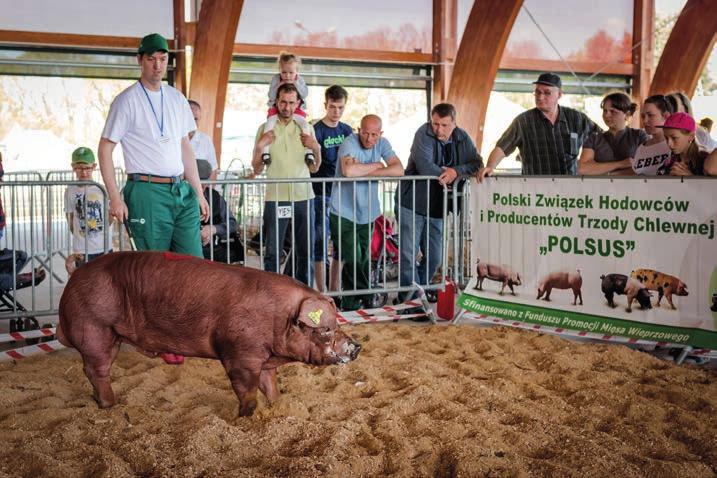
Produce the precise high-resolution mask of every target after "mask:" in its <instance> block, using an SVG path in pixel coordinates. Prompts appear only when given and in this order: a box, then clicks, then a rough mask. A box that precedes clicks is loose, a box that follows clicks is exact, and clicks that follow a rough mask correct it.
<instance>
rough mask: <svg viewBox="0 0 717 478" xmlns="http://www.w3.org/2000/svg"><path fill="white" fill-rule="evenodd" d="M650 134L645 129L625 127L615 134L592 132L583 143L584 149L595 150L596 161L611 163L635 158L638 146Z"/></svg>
mask: <svg viewBox="0 0 717 478" xmlns="http://www.w3.org/2000/svg"><path fill="white" fill-rule="evenodd" d="M648 138H649V136H648V135H647V133H645V131H644V130H641V129H635V128H625V129H623V130H622V131H618V132H617V134H615V135H613V134H612V133H610V132H609V131H605V132H604V133H597V132H596V133H592V134H590V135H589V136H588V137H587V138H586V139H585V142H584V143H583V149H585V148H587V149H592V150H593V151H595V161H596V162H598V163H610V162H612V161H622V160H623V159H627V158H634V157H635V151H636V150H637V147H638V146H640V145H641V144H642V143H644V142H645V141H647V139H648Z"/></svg>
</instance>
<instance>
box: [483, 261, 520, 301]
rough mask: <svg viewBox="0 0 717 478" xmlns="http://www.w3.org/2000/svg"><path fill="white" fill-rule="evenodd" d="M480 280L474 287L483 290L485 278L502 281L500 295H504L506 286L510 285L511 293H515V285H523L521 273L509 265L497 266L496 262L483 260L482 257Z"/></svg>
mask: <svg viewBox="0 0 717 478" xmlns="http://www.w3.org/2000/svg"><path fill="white" fill-rule="evenodd" d="M477 272H478V280H477V281H476V285H475V287H474V289H476V290H483V281H484V280H485V279H490V280H494V281H496V282H500V283H501V284H502V286H501V288H500V292H499V294H500V295H503V290H505V286H508V287H510V293H511V294H513V295H515V290H513V286H514V285H522V283H523V282H522V281H521V279H520V274H519V273H517V272H513V271H512V270H511V268H510V267H508V266H497V265H495V264H489V263H487V262H481V261H480V259H478V270H477Z"/></svg>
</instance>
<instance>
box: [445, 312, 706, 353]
mask: <svg viewBox="0 0 717 478" xmlns="http://www.w3.org/2000/svg"><path fill="white" fill-rule="evenodd" d="M460 320H470V321H474V322H481V323H484V324H492V325H504V326H508V327H515V328H519V329H525V330H533V331H535V332H541V333H545V334H551V335H562V336H566V337H573V338H582V339H592V340H600V341H604V342H614V343H620V344H629V345H647V346H655V347H663V348H684V347H685V345H684V344H673V343H670V342H653V341H650V340H644V339H635V338H631V337H623V336H621V335H607V334H600V333H597V332H588V331H586V330H570V329H563V328H561V327H551V326H548V325H538V324H530V323H527V322H520V321H518V320H512V319H500V318H498V317H489V316H487V315H483V314H476V313H473V312H468V311H466V312H464V313H463V314H462V316H461V317H460ZM454 323H457V321H454ZM689 354H690V355H698V356H703V357H710V358H713V359H714V358H717V351H715V350H710V349H694V350H691V351H690V353H689Z"/></svg>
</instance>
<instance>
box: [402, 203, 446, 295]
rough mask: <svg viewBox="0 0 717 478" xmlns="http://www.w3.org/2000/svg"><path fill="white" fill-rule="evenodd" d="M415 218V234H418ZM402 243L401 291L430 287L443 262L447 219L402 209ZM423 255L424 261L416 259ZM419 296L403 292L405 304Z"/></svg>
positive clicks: (416, 232)
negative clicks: (417, 285) (444, 229)
mask: <svg viewBox="0 0 717 478" xmlns="http://www.w3.org/2000/svg"><path fill="white" fill-rule="evenodd" d="M414 218H415V230H414ZM398 220H399V224H400V234H399V239H400V241H401V279H400V281H401V282H400V284H401V287H404V286H410V285H411V284H412V283H414V282H415V283H417V284H419V285H427V284H429V283H430V282H431V278H432V277H433V274H435V273H436V270H438V266H439V265H440V264H441V263H442V262H443V219H442V218H434V217H428V216H423V215H422V214H415V213H414V212H413V211H412V210H411V209H406V208H405V207H401V208H399V211H398ZM418 251H421V253H422V257H421V261H420V262H419V263H418V265H416V256H417V255H418ZM415 295H416V293H415V292H413V293H411V292H401V293H400V294H399V295H398V298H399V300H400V301H401V302H403V301H405V300H408V299H412V298H413V297H415Z"/></svg>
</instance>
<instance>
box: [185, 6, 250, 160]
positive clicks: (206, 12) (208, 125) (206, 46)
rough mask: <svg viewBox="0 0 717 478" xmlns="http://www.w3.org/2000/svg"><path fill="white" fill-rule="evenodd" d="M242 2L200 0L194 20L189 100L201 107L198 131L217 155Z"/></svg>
mask: <svg viewBox="0 0 717 478" xmlns="http://www.w3.org/2000/svg"><path fill="white" fill-rule="evenodd" d="M243 5H244V1H243V0H204V1H203V2H202V9H201V11H200V12H199V20H198V21H197V29H196V39H195V42H194V54H193V59H192V81H191V85H190V97H191V98H192V99H193V100H195V101H197V102H198V103H199V104H200V105H202V119H201V121H200V123H201V124H199V125H198V127H199V129H200V130H201V131H203V132H205V133H207V134H209V135H210V136H211V138H212V140H213V141H214V147H215V148H216V150H217V160H218V159H219V157H220V156H221V143H222V121H223V118H224V104H225V102H226V96H227V82H228V80H229V67H230V65H231V61H232V51H233V49H234V38H235V37H236V31H237V27H238V26H239V17H240V16H241V10H242V6H243Z"/></svg>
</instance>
